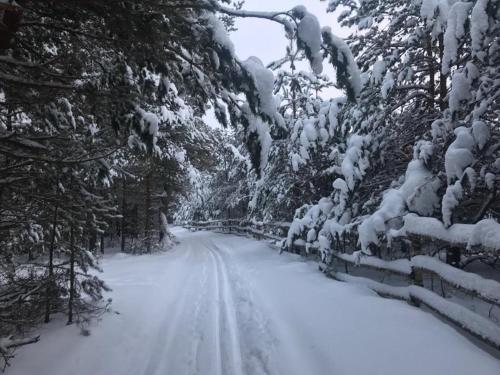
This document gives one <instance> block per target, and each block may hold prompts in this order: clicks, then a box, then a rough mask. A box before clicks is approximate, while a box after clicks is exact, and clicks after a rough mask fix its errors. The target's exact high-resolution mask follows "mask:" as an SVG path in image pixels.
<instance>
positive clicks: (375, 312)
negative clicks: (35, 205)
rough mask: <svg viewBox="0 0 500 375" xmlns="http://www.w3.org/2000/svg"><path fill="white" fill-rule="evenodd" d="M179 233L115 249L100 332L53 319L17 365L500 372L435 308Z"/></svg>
mask: <svg viewBox="0 0 500 375" xmlns="http://www.w3.org/2000/svg"><path fill="white" fill-rule="evenodd" d="M175 233H176V235H177V237H178V239H179V240H180V241H181V243H180V244H179V245H178V246H176V247H175V248H174V249H173V250H171V251H170V252H168V253H164V254H158V255H151V256H127V255H122V254H116V255H113V256H109V257H107V258H105V260H104V261H103V267H104V269H105V273H104V279H105V280H106V281H107V283H108V284H109V285H110V286H111V287H112V288H113V289H114V291H113V293H112V296H113V299H114V302H113V307H114V309H115V310H116V311H118V312H119V314H107V315H106V316H104V318H103V319H102V321H100V322H99V323H98V324H97V326H96V327H93V329H92V334H91V336H89V337H84V336H81V335H79V332H78V329H77V328H76V327H66V326H64V325H63V324H62V323H61V322H59V323H57V322H55V323H52V324H50V325H48V326H46V327H45V328H43V329H42V332H41V334H42V339H41V341H40V343H38V344H34V345H29V346H26V347H23V348H21V349H20V350H19V351H18V353H17V356H16V358H15V360H14V361H13V363H12V365H13V366H12V368H10V369H9V370H7V374H8V375H34V374H36V375H69V374H74V375H109V374H113V375H122V374H130V375H160V374H161V375H171V374H172V375H184V374H186V375H188V374H203V375H212V374H217V375H219V374H227V375H238V374H284V375H292V374H300V375H306V374H307V375H316V374H318V375H323V374H335V375H346V374H353V375H357V374H383V375H390V374H398V375H399V374H405V375H411V374H416V375H430V374H436V375H442V374H454V375H458V374H464V375H469V374H475V375H486V374H491V375H498V374H500V361H498V360H496V359H495V358H493V357H491V356H490V355H489V354H487V353H485V352H483V351H481V350H480V349H478V348H477V347H476V346H474V345H473V344H472V343H470V342H469V341H468V340H467V339H466V338H464V337H463V336H461V335H460V334H458V333H457V332H456V331H455V330H454V329H453V328H451V327H449V326H447V325H445V324H443V323H442V322H440V321H439V320H437V319H436V318H435V317H433V316H432V315H431V314H429V313H426V312H424V311H422V310H419V309H417V308H413V307H411V306H409V305H408V304H406V303H403V302H398V301H393V300H388V299H383V298H380V297H378V296H376V295H375V294H374V293H373V292H370V291H369V290H367V289H364V288H363V287H361V286H356V285H349V284H345V283H340V282H335V281H332V280H329V279H327V278H326V277H324V275H322V274H321V273H319V272H318V271H317V270H316V266H315V265H314V264H313V263H307V262H305V261H303V260H302V259H301V258H299V257H298V256H294V255H290V254H283V255H279V254H278V253H277V251H275V250H273V249H270V248H269V247H268V246H267V245H266V244H265V243H262V242H257V241H254V240H251V239H247V238H241V237H236V236H230V235H222V234H216V233H210V232H197V233H192V232H188V231H186V230H184V229H180V228H176V229H175Z"/></svg>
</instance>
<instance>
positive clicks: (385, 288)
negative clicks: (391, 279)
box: [332, 272, 410, 301]
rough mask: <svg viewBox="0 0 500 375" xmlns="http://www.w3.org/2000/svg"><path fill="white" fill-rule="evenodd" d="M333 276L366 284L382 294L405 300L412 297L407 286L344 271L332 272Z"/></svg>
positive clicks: (341, 279)
mask: <svg viewBox="0 0 500 375" xmlns="http://www.w3.org/2000/svg"><path fill="white" fill-rule="evenodd" d="M332 277H333V278H334V279H337V280H339V281H344V282H348V283H351V284H356V285H361V286H365V287H367V288H369V289H371V290H373V291H374V292H376V293H378V294H380V295H381V296H388V297H395V298H399V299H402V300H405V301H408V300H409V299H410V293H409V290H408V287H406V286H391V285H387V284H382V283H379V282H377V281H375V280H372V279H367V278H366V277H357V276H351V275H348V274H345V273H342V272H335V273H333V274H332Z"/></svg>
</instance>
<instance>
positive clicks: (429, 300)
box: [409, 285, 500, 347]
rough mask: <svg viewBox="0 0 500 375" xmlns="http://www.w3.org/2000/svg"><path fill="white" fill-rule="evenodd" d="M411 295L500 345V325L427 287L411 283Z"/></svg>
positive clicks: (467, 328)
mask: <svg viewBox="0 0 500 375" xmlns="http://www.w3.org/2000/svg"><path fill="white" fill-rule="evenodd" d="M409 290H410V295H411V296H412V297H415V298H416V299H418V300H420V301H421V302H422V303H424V304H425V305H427V306H429V307H430V308H431V309H433V310H436V311H438V312H439V313H440V314H442V315H444V316H446V317H447V318H448V319H451V320H452V321H454V322H456V323H458V324H459V325H461V326H462V327H463V328H464V329H465V330H467V331H469V332H471V333H473V334H475V335H478V336H480V337H482V338H483V339H485V340H487V341H489V342H491V343H493V344H494V345H495V346H497V347H500V326H498V325H496V324H495V323H493V322H491V321H490V320H488V319H486V318H484V317H482V316H481V315H478V314H476V313H475V312H472V311H470V310H468V309H467V308H465V307H463V306H461V305H458V304H456V303H453V302H450V301H447V300H446V299H444V298H442V297H440V296H438V295H437V294H436V293H433V292H431V291H430V290H427V289H425V288H422V287H419V286H416V285H411V286H409Z"/></svg>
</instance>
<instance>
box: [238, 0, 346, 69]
mask: <svg viewBox="0 0 500 375" xmlns="http://www.w3.org/2000/svg"><path fill="white" fill-rule="evenodd" d="M327 4H328V1H320V0H246V1H245V5H244V9H247V10H257V11H286V10H290V9H292V8H293V7H294V6H296V5H304V6H305V7H306V8H307V9H308V10H309V12H311V13H313V14H314V15H316V17H318V19H319V22H320V24H321V26H330V27H331V28H332V30H333V32H334V33H335V34H336V35H337V36H339V37H345V36H347V35H348V31H347V30H342V29H341V28H340V27H339V25H338V23H337V16H336V14H332V13H326V7H327ZM236 26H237V27H238V31H236V32H234V33H232V34H231V40H232V41H233V43H234V45H235V48H236V54H237V55H238V56H239V57H240V59H241V60H245V59H247V58H248V57H249V56H257V57H259V58H260V59H261V60H262V61H263V62H264V64H266V65H267V64H268V63H270V62H272V61H274V60H277V59H279V58H280V57H283V56H284V53H285V48H286V42H287V40H286V39H285V32H284V30H283V26H282V25H280V24H278V23H276V22H272V21H269V20H262V19H257V18H238V19H237V20H236Z"/></svg>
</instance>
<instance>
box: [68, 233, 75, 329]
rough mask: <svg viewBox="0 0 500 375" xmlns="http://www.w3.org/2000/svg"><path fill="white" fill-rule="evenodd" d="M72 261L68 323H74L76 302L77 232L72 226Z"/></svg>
mask: <svg viewBox="0 0 500 375" xmlns="http://www.w3.org/2000/svg"><path fill="white" fill-rule="evenodd" d="M69 244H70V245H69V246H70V259H69V300H68V323H67V324H72V323H73V304H74V301H75V258H76V254H75V231H74V228H73V224H71V229H70V234H69Z"/></svg>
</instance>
